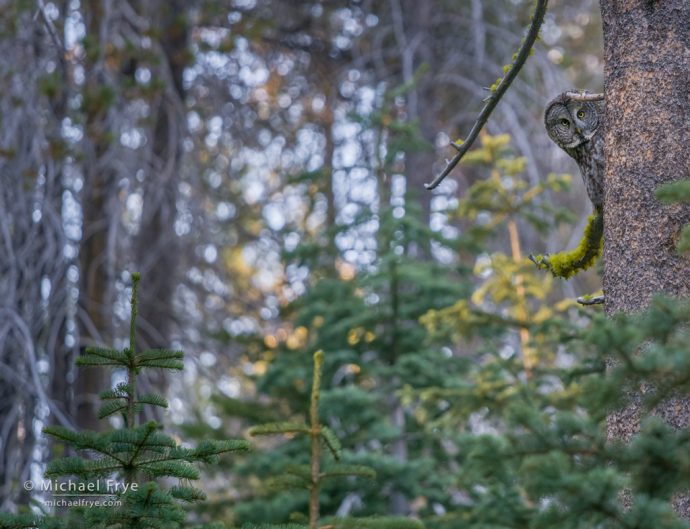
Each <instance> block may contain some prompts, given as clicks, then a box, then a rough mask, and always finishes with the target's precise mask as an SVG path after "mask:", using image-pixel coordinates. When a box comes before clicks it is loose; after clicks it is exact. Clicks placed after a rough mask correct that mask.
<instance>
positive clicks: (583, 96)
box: [565, 90, 604, 101]
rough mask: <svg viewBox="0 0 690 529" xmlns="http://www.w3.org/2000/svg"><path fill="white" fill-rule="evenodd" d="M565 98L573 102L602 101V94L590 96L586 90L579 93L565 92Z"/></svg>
mask: <svg viewBox="0 0 690 529" xmlns="http://www.w3.org/2000/svg"><path fill="white" fill-rule="evenodd" d="M565 96H566V97H568V98H570V99H572V100H574V101H603V100H604V94H591V93H589V92H588V91H587V90H583V91H581V92H566V93H565Z"/></svg>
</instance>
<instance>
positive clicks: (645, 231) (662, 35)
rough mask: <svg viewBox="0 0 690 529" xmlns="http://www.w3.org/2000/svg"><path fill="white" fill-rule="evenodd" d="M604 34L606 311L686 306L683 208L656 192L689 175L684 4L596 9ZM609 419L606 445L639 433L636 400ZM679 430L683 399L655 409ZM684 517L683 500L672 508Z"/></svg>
mask: <svg viewBox="0 0 690 529" xmlns="http://www.w3.org/2000/svg"><path fill="white" fill-rule="evenodd" d="M601 12H602V17H603V25H604V48H605V62H606V68H605V82H604V92H605V96H606V123H607V124H608V126H607V131H606V138H605V141H606V144H605V145H606V147H605V149H606V175H605V203H606V206H605V208H604V227H605V231H604V241H605V243H604V244H605V245H604V263H605V268H604V291H605V294H606V312H607V314H608V315H613V314H616V313H619V312H626V313H632V312H637V311H640V310H643V309H645V308H646V307H647V305H648V304H649V301H650V299H651V297H652V296H653V295H654V294H655V293H664V294H667V295H671V296H675V297H682V298H687V297H690V260H689V259H687V258H686V257H683V256H681V255H679V254H678V253H677V251H676V250H675V242H676V239H677V237H678V234H679V231H680V229H681V228H682V226H683V225H684V224H685V223H687V222H688V221H690V208H689V207H687V206H682V205H670V206H666V205H662V204H661V203H660V202H659V201H658V200H657V199H656V198H655V196H654V191H655V190H656V189H657V188H658V187H659V185H661V184H663V183H666V182H671V181H675V180H680V179H684V178H688V176H689V175H688V172H689V168H690V150H689V149H688V145H689V144H690V114H689V113H688V108H689V105H690V31H689V30H688V21H690V3H688V1H687V0H601ZM630 400H631V404H630V406H629V407H628V408H627V409H625V410H623V411H620V412H617V413H616V414H613V415H612V416H610V417H609V421H608V433H609V436H610V437H612V438H622V439H625V440H628V439H630V438H631V437H632V436H633V435H635V434H636V433H637V432H638V431H639V422H640V415H641V414H640V403H639V400H640V399H639V395H637V396H636V395H632V396H631V399H630ZM658 413H659V414H660V415H661V416H663V417H664V419H665V420H667V421H668V423H669V424H671V425H673V426H674V427H676V428H684V427H687V426H688V424H689V422H690V421H689V419H690V400H688V399H681V400H675V401H674V402H672V403H666V404H664V405H662V406H661V407H660V408H659V410H658ZM674 504H675V508H676V510H677V512H678V514H679V515H681V516H682V517H684V518H690V498H689V497H687V496H683V497H679V498H677V499H676V500H675V501H674Z"/></svg>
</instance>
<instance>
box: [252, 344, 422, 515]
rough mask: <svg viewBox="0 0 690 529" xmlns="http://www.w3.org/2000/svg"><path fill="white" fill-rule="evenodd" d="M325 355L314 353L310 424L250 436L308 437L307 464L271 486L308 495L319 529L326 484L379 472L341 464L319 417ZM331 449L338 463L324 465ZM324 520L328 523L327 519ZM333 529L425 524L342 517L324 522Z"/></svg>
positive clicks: (336, 443)
mask: <svg viewBox="0 0 690 529" xmlns="http://www.w3.org/2000/svg"><path fill="white" fill-rule="evenodd" d="M323 360H324V353H323V351H317V352H316V353H314V367H313V372H312V386H311V392H310V398H309V421H308V423H307V422H277V423H267V424H263V425H259V426H255V427H253V428H251V429H250V434H251V435H276V434H286V435H298V436H299V435H305V436H307V437H308V438H309V444H310V457H309V463H308V464H306V465H290V466H289V467H287V468H286V472H285V473H284V474H282V475H279V476H275V477H274V479H273V480H272V486H273V487H278V488H298V489H299V488H301V489H306V490H307V491H308V492H309V517H308V528H309V529H318V527H319V520H320V517H321V513H320V491H321V487H322V485H323V483H324V482H326V481H329V480H338V479H342V478H347V477H363V478H368V479H374V478H375V476H376V473H375V472H374V471H373V470H372V469H371V468H370V467H367V466H364V465H352V464H344V463H341V462H340V460H341V456H342V446H341V443H340V440H339V439H338V437H337V436H336V435H335V433H334V432H333V430H331V429H330V428H329V427H328V426H325V425H323V424H321V420H320V418H319V400H320V396H321V375H322V368H323ZM322 446H325V447H327V448H328V450H329V452H330V454H331V455H332V457H333V459H334V460H335V461H336V463H335V464H333V463H331V464H328V465H325V466H322V456H321V448H322ZM324 521H325V520H324ZM325 523H326V525H327V526H328V527H332V528H333V529H349V528H354V527H362V528H367V529H369V528H371V529H392V528H396V529H421V528H422V525H421V524H420V523H419V522H417V521H415V520H410V519H406V518H394V517H373V518H343V517H332V518H328V519H327V521H325Z"/></svg>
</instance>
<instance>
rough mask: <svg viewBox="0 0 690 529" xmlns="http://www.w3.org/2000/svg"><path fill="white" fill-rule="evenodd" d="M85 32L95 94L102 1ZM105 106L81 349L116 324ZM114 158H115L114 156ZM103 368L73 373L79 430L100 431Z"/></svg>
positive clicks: (88, 116) (83, 278) (94, 168)
mask: <svg viewBox="0 0 690 529" xmlns="http://www.w3.org/2000/svg"><path fill="white" fill-rule="evenodd" d="M84 15H85V19H86V27H87V34H88V35H89V36H90V38H91V39H92V42H95V43H97V44H96V46H98V47H97V48H96V49H95V50H94V51H93V56H92V57H93V58H92V59H91V60H89V61H88V63H87V65H86V67H85V71H86V83H85V87H84V91H85V94H86V95H88V96H89V97H91V98H95V97H97V96H96V95H97V94H98V93H99V90H100V89H101V87H103V86H104V85H107V76H106V73H105V66H104V64H103V50H104V49H105V46H106V45H107V43H106V42H105V38H106V35H107V33H106V31H107V24H108V22H109V21H108V20H107V19H106V18H107V16H106V13H105V12H104V6H103V5H100V3H98V2H94V3H92V4H90V5H89V4H87V5H86V6H85V9H84ZM109 115H110V110H109V109H108V106H107V105H106V104H103V103H100V102H94V103H91V104H89V105H85V130H84V141H83V149H84V165H83V172H84V189H83V192H82V196H81V207H82V240H81V246H80V249H79V265H80V274H79V316H78V326H79V344H80V349H81V350H83V349H85V348H86V347H88V346H90V345H109V344H110V339H109V338H110V334H111V328H112V301H113V300H112V284H113V280H112V279H113V278H112V275H113V263H112V258H113V255H112V253H113V252H112V251H109V248H108V247H109V244H108V236H109V230H110V229H112V226H113V224H112V215H113V206H114V198H115V179H116V174H115V172H114V171H113V169H112V167H111V164H110V163H109V162H108V161H106V160H107V159H108V155H109V151H110V148H111V143H112V134H113V130H112V127H111V123H110V122H109ZM111 158H112V157H111ZM104 382H105V372H104V370H103V369H102V368H95V367H93V368H88V369H77V370H76V376H75V385H74V392H75V407H76V409H75V421H76V423H77V425H78V426H79V427H80V428H83V429H90V430H97V429H99V428H100V421H99V419H98V407H99V401H98V394H99V393H100V392H101V391H103V389H104Z"/></svg>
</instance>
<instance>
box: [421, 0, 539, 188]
mask: <svg viewBox="0 0 690 529" xmlns="http://www.w3.org/2000/svg"><path fill="white" fill-rule="evenodd" d="M548 3H549V0H537V6H536V8H535V9H534V14H533V15H532V22H531V23H530V27H529V31H528V32H527V36H526V37H525V40H524V42H523V43H522V46H521V47H520V50H519V51H518V53H517V57H515V60H514V61H513V63H512V64H511V65H510V69H509V70H508V71H507V72H506V74H505V76H504V77H503V79H501V81H500V83H498V86H496V89H495V91H492V93H491V95H490V96H489V98H488V101H487V103H486V105H484V108H482V111H481V112H480V113H479V116H478V117H477V120H476V121H475V122H474V125H473V126H472V129H471V130H470V133H469V135H468V136H467V139H466V140H465V142H464V143H463V144H462V145H457V144H455V143H451V145H452V146H453V147H454V148H455V149H457V151H458V153H457V154H456V155H455V156H454V157H453V159H452V160H450V161H449V162H448V163H447V164H446V167H445V169H444V170H443V171H442V172H441V174H439V175H438V176H437V177H436V178H435V179H434V181H433V182H431V183H430V184H424V187H426V188H427V189H434V188H435V187H436V186H438V185H439V184H440V183H441V182H442V181H443V179H444V178H445V177H446V176H448V173H450V172H451V171H452V170H453V169H454V168H455V166H456V165H458V163H459V162H460V160H461V159H462V157H463V156H465V153H466V152H467V151H468V150H469V149H470V147H472V144H473V143H474V141H475V140H476V139H477V137H478V136H479V132H480V131H481V130H482V128H484V125H486V122H487V121H488V119H489V116H490V115H491V113H492V112H493V111H494V108H496V105H497V104H498V102H499V101H500V100H501V98H502V97H503V95H504V94H505V93H506V90H508V87H509V86H510V84H511V83H512V82H513V80H514V79H515V78H516V77H517V74H518V73H520V70H521V69H522V67H523V66H524V65H525V62H526V61H527V57H529V54H530V51H531V50H532V47H533V46H534V43H535V42H536V40H537V37H538V36H539V29H540V28H541V25H542V23H543V22H544V14H545V13H546V5H547V4H548Z"/></svg>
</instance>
